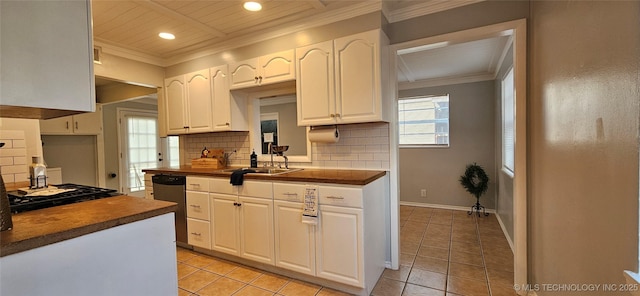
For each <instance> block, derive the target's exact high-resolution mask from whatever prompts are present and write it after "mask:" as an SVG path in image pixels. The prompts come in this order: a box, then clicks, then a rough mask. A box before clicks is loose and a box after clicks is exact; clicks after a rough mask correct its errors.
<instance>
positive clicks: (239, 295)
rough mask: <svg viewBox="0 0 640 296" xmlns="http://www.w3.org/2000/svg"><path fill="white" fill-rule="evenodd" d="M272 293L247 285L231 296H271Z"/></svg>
mask: <svg viewBox="0 0 640 296" xmlns="http://www.w3.org/2000/svg"><path fill="white" fill-rule="evenodd" d="M272 295H274V293H273V292H270V291H267V290H263V289H260V288H258V287H254V286H250V285H247V286H245V287H244V288H242V289H240V291H238V292H236V293H235V294H233V296H272Z"/></svg>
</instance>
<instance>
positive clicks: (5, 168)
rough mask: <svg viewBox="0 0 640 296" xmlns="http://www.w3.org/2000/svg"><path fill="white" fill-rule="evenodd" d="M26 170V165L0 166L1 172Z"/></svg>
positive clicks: (24, 171)
mask: <svg viewBox="0 0 640 296" xmlns="http://www.w3.org/2000/svg"><path fill="white" fill-rule="evenodd" d="M26 172H28V170H27V166H26V165H5V166H2V173H3V174H20V173H26Z"/></svg>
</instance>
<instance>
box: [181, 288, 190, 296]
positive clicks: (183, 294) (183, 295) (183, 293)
mask: <svg viewBox="0 0 640 296" xmlns="http://www.w3.org/2000/svg"><path fill="white" fill-rule="evenodd" d="M190 295H192V294H191V292H189V291H187V290H183V289H178V296H190Z"/></svg>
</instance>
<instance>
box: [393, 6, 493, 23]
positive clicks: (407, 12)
mask: <svg viewBox="0 0 640 296" xmlns="http://www.w3.org/2000/svg"><path fill="white" fill-rule="evenodd" d="M482 1H486V0H454V1H451V0H429V1H415V2H416V3H417V4H414V5H411V6H407V7H403V8H399V9H395V10H390V9H384V10H383V13H384V14H385V16H386V17H387V20H388V21H389V22H390V23H396V22H400V21H404V20H408V19H411V18H415V17H419V16H423V15H428V14H432V13H436V12H441V11H445V10H449V9H454V8H458V7H462V6H465V5H469V4H474V3H478V2H482Z"/></svg>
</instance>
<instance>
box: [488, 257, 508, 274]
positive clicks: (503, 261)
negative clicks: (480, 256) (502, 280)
mask: <svg viewBox="0 0 640 296" xmlns="http://www.w3.org/2000/svg"><path fill="white" fill-rule="evenodd" d="M484 264H485V265H486V266H487V268H491V269H494V270H504V271H510V272H513V256H510V257H507V256H499V255H487V254H485V255H484Z"/></svg>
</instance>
